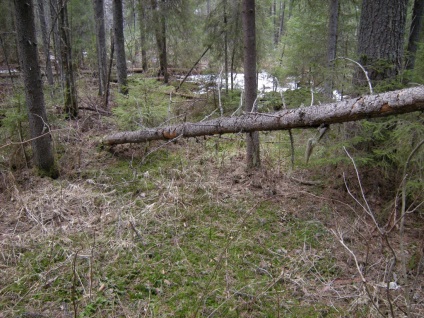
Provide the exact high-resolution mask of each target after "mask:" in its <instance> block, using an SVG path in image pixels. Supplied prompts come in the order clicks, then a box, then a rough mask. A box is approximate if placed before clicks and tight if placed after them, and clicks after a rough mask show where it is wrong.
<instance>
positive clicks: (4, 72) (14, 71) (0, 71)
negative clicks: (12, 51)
mask: <svg viewBox="0 0 424 318" xmlns="http://www.w3.org/2000/svg"><path fill="white" fill-rule="evenodd" d="M17 72H18V70H15V69H14V68H13V69H11V70H10V73H17ZM0 74H9V70H0Z"/></svg>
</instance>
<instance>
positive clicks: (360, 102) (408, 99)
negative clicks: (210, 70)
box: [103, 86, 424, 145]
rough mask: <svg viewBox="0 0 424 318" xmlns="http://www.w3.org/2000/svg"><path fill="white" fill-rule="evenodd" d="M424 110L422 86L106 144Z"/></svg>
mask: <svg viewBox="0 0 424 318" xmlns="http://www.w3.org/2000/svg"><path fill="white" fill-rule="evenodd" d="M423 110H424V86H419V87H414V88H407V89H403V90H399V91H393V92H388V93H382V94H378V95H368V96H363V97H360V98H355V99H350V100H344V101H341V102H338V103H330V104H322V105H316V106H310V107H300V108H296V109H288V110H282V111H279V112H275V113H247V114H245V115H243V116H239V117H220V118H218V119H214V120H209V121H203V122H199V123H189V122H186V123H183V124H180V125H174V126H167V127H161V128H157V129H148V130H139V131H127V132H119V133H116V134H112V135H108V136H105V138H104V139H103V143H105V144H109V145H115V144H123V143H141V142H146V141H151V140H167V139H173V138H178V137H199V136H209V135H221V134H227V133H240V132H257V131H272V130H287V129H293V128H313V127H319V126H320V125H321V124H323V123H326V124H335V123H342V122H348V121H357V120H361V119H369V118H378V117H387V116H391V115H397V114H403V113H409V112H414V111H423Z"/></svg>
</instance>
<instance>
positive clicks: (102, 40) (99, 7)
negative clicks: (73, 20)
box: [93, 0, 107, 96]
mask: <svg viewBox="0 0 424 318" xmlns="http://www.w3.org/2000/svg"><path fill="white" fill-rule="evenodd" d="M93 2H94V19H95V20H96V44H97V65H98V70H99V76H98V77H99V95H100V96H103V95H104V94H105V92H106V81H107V54H106V30H105V14H104V1H103V0H94V1H93Z"/></svg>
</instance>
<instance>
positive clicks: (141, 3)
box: [139, 0, 148, 72]
mask: <svg viewBox="0 0 424 318" xmlns="http://www.w3.org/2000/svg"><path fill="white" fill-rule="evenodd" d="M139 8H140V12H139V24H140V42H141V67H142V69H143V72H147V68H148V65H147V53H146V6H145V4H144V1H143V0H139Z"/></svg>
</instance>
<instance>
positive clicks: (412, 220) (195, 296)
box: [0, 112, 424, 317]
mask: <svg viewBox="0 0 424 318" xmlns="http://www.w3.org/2000/svg"><path fill="white" fill-rule="evenodd" d="M57 125H58V127H57V128H58V130H57V133H55V142H56V148H57V152H58V155H59V157H60V158H59V160H60V166H61V172H62V175H61V178H60V179H59V180H55V181H52V180H49V179H45V178H39V177H36V176H34V174H33V173H32V172H31V171H30V170H20V171H17V172H10V171H9V170H7V169H3V170H2V171H1V176H0V184H1V185H0V188H1V189H2V193H1V194H0V199H1V202H2V204H1V206H0V234H1V237H0V243H1V255H0V311H1V313H0V317H30V316H29V313H34V314H35V313H37V314H39V315H42V317H77V316H78V317H353V316H354V317H379V316H381V314H380V313H379V311H380V312H381V313H382V314H384V315H389V316H390V312H391V311H392V312H393V313H394V314H395V315H396V317H401V316H403V315H404V313H403V312H405V311H406V306H407V302H406V300H405V290H406V288H409V289H411V290H412V292H411V304H410V309H411V312H412V314H413V315H414V316H416V317H418V316H420V315H423V314H424V303H423V300H422V293H423V286H424V285H423V278H422V270H423V268H422V266H423V264H422V248H423V232H422V228H423V227H422V220H420V219H419V216H418V215H417V214H411V215H408V219H407V231H406V238H405V241H406V242H407V253H408V261H409V262H410V263H409V266H410V267H409V268H410V271H409V273H408V275H409V277H408V278H409V282H410V285H409V286H404V285H403V281H402V278H401V273H400V264H399V262H398V263H397V264H395V266H394V267H393V269H391V272H392V273H393V274H396V275H397V283H398V284H399V285H400V286H401V288H399V289H397V290H387V288H386V287H387V285H386V283H387V282H390V281H394V279H395V278H393V277H386V276H387V273H388V272H389V270H388V268H387V267H388V265H389V264H390V263H391V257H392V255H391V253H390V249H389V246H388V245H387V241H386V240H385V238H382V237H381V235H379V234H378V233H377V232H376V231H375V227H374V226H373V223H372V222H371V220H369V218H367V215H366V214H365V213H364V212H363V211H362V210H360V209H359V207H358V205H357V204H355V202H354V200H353V199H352V198H350V197H349V196H348V195H347V193H346V191H345V190H344V189H343V188H344V187H343V185H344V184H343V180H342V179H341V177H337V176H338V175H341V173H340V171H341V170H343V169H345V168H337V170H331V169H330V168H323V173H324V174H327V176H328V177H329V178H326V177H324V178H323V177H322V176H321V177H320V178H321V181H322V183H321V184H318V185H314V186H307V185H302V184H300V183H298V182H296V181H293V179H291V178H290V177H291V176H295V180H299V179H308V180H312V179H314V178H316V177H317V176H319V175H320V173H318V172H316V171H315V172H314V170H306V169H303V170H302V169H300V168H297V169H296V170H295V171H292V172H291V173H290V175H289V174H288V173H286V172H287V171H289V170H290V169H289V168H288V167H289V154H288V152H287V149H289V147H288V137H287V136H286V135H285V134H284V133H283V132H282V133H272V134H266V135H262V141H263V150H262V153H263V162H264V166H263V168H262V169H261V170H258V171H254V172H250V173H247V172H246V170H245V165H244V155H243V152H244V150H243V149H244V141H243V136H240V135H232V136H229V137H223V138H208V139H206V140H205V139H201V140H200V139H199V140H179V141H178V143H176V144H169V145H167V146H166V147H163V148H160V149H158V150H157V151H154V152H150V151H151V150H152V149H155V148H157V147H158V145H159V144H156V143H152V144H150V145H149V146H148V147H146V145H136V146H134V145H124V146H119V147H115V148H113V149H110V150H109V149H100V148H99V147H98V146H97V143H96V139H97V138H100V136H101V135H102V134H103V133H106V132H107V131H109V130H111V129H112V127H111V125H110V119H108V118H105V117H103V116H101V115H100V114H93V113H92V112H86V113H83V115H82V118H81V119H79V120H78V121H76V122H71V123H66V124H61V123H59V124H57ZM60 125H64V126H62V127H60ZM298 137H299V138H302V136H301V135H298ZM147 154H149V155H148V156H146V155H147ZM325 169H330V170H329V171H331V173H328V172H326V171H325ZM351 172H352V170H351ZM330 174H331V175H330ZM352 176H353V174H352ZM352 180H354V178H352ZM332 231H334V233H335V234H336V235H337V236H335V235H333V232H332ZM340 233H342V235H343V242H344V244H345V245H346V247H348V248H349V249H350V251H351V252H352V253H349V251H348V250H347V249H346V248H345V247H343V246H342V244H340V242H339V239H340V236H339V234H340ZM387 239H388V241H389V242H390V247H391V248H393V250H394V252H395V254H396V255H397V256H398V257H399V253H400V248H399V244H398V242H399V233H398V231H397V230H396V229H393V231H391V232H389V233H388V235H387ZM414 257H415V258H414ZM355 258H356V261H357V263H355ZM356 264H358V265H359V270H360V273H359V272H358V269H357V267H356ZM360 274H362V275H363V276H364V277H365V279H366V284H364V283H363V282H362V281H361V275H360ZM393 274H392V276H393ZM365 287H366V288H365ZM370 296H371V298H370ZM390 307H392V309H390ZM24 314H26V315H27V316H25V315H24ZM33 317H35V316H33ZM40 317H41V316H40Z"/></svg>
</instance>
